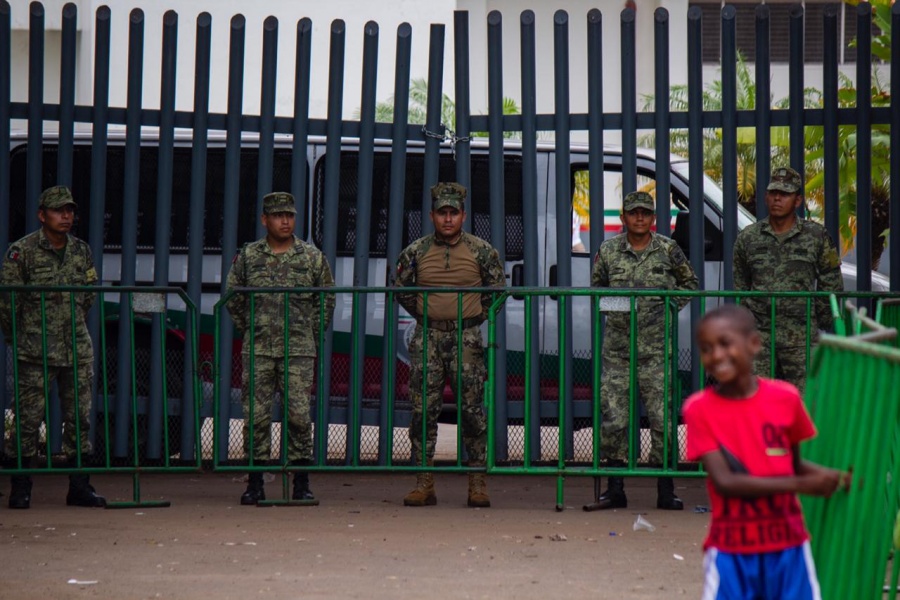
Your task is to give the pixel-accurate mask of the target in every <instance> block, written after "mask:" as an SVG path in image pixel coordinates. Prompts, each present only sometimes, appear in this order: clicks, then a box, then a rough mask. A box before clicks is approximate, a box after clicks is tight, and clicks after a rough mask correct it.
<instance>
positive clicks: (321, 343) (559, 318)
mask: <svg viewBox="0 0 900 600" xmlns="http://www.w3.org/2000/svg"><path fill="white" fill-rule="evenodd" d="M237 291H238V292H240V293H246V294H248V295H251V296H253V295H257V294H283V295H284V296H285V300H287V299H288V298H289V297H290V295H292V294H295V293H305V294H310V293H313V294H325V293H333V294H336V295H337V297H338V298H342V297H343V303H342V301H339V302H338V309H337V312H340V311H341V310H342V309H341V307H342V306H343V307H344V310H345V312H346V307H347V305H348V304H349V307H350V315H351V316H350V318H349V319H347V318H346V317H345V319H344V321H343V323H341V321H340V319H337V318H336V323H337V324H338V325H337V326H336V327H335V328H333V330H328V331H326V330H325V329H324V328H322V325H323V324H324V322H325V321H324V320H323V319H324V316H323V315H321V314H320V315H318V316H317V320H318V323H319V330H318V331H317V333H316V336H317V339H318V355H319V358H318V361H317V367H316V372H317V375H318V378H317V381H316V387H315V394H314V397H315V406H314V407H312V408H311V412H312V414H313V415H315V420H314V421H315V423H314V430H315V437H316V439H315V444H314V448H315V460H314V462H313V464H311V465H308V466H304V467H303V468H302V470H307V471H326V470H358V471H393V472H416V471H421V470H422V467H419V466H417V465H416V462H422V463H424V462H426V460H427V457H426V456H425V452H424V445H423V454H422V455H421V456H419V457H418V460H417V461H412V460H411V455H410V451H409V446H408V438H404V437H403V432H402V431H401V429H402V428H404V427H405V428H408V426H409V424H410V422H411V410H412V409H411V405H410V403H409V396H408V391H406V386H407V385H408V366H407V365H406V364H404V362H403V361H402V360H400V359H397V358H396V357H395V356H392V357H391V360H389V361H387V362H388V363H389V364H388V365H387V366H386V367H387V368H388V370H389V372H390V374H391V376H390V377H388V381H387V383H388V384H389V387H388V388H387V391H388V394H387V395H385V394H380V395H379V394H377V393H373V392H372V391H371V390H372V389H378V390H382V391H383V390H384V389H385V388H384V386H383V384H384V383H385V382H384V381H383V376H382V369H381V366H382V365H381V363H380V361H381V359H382V358H383V357H382V356H381V355H380V352H381V348H382V347H383V344H382V341H381V340H380V339H379V338H375V339H374V340H373V339H369V338H368V337H367V338H365V340H364V342H363V343H359V342H358V341H357V340H359V339H360V338H359V337H358V336H357V335H356V333H357V332H358V330H359V328H361V327H365V325H366V323H365V319H364V318H363V316H362V315H361V314H357V310H356V308H357V306H359V303H360V301H359V299H360V297H361V295H363V294H372V295H375V294H384V295H385V297H386V298H387V299H388V301H390V300H391V299H392V298H393V295H394V294H395V293H397V291H398V288H326V289H304V290H293V289H287V288H259V289H255V288H254V289H251V288H247V289H241V290H237ZM403 292H404V293H406V292H413V293H422V294H423V295H428V294H435V293H455V294H457V317H458V319H457V320H460V319H461V318H462V304H461V302H462V300H461V296H462V294H463V293H472V292H484V293H495V294H497V295H496V297H495V302H494V304H493V306H492V307H491V309H490V311H489V315H488V320H487V327H486V328H487V343H486V350H485V359H486V362H487V368H488V377H487V381H486V382H485V396H484V404H485V410H486V414H487V419H488V428H487V431H488V434H487V435H488V444H487V465H486V466H485V467H484V468H474V467H469V466H468V465H466V464H465V462H464V451H463V443H462V435H463V431H462V428H461V427H460V428H457V431H456V439H455V444H454V446H455V453H454V454H453V456H452V458H444V459H443V460H440V461H439V462H438V465H437V466H435V467H434V468H433V470H435V471H444V472H470V471H473V470H474V471H478V470H486V471H487V472H489V473H490V474H492V475H493V474H497V475H517V474H524V475H550V476H555V477H557V506H560V507H561V506H563V504H564V503H563V489H564V478H565V476H566V475H573V476H591V477H599V476H609V475H621V476H652V477H658V476H678V477H703V476H704V475H705V474H704V473H703V471H702V470H701V469H700V467H699V465H697V464H694V463H687V462H685V460H684V444H685V431H684V428H683V425H682V424H681V423H680V412H681V405H682V402H683V399H684V398H685V397H686V396H687V394H688V393H689V392H690V391H691V390H690V389H689V384H688V383H687V382H689V381H690V377H688V376H687V372H689V371H690V370H691V368H695V369H698V370H699V372H700V377H701V379H700V380H701V381H703V380H705V376H704V374H703V372H702V368H701V367H700V366H699V365H692V364H691V361H690V359H689V358H686V355H688V354H690V349H691V347H692V339H691V336H690V323H689V322H687V321H686V320H685V316H686V315H687V314H688V313H689V310H688V309H687V308H684V309H682V310H681V311H678V310H675V308H674V307H675V306H676V305H680V304H684V303H685V302H697V303H698V304H699V306H700V310H701V312H705V311H706V310H707V308H708V307H710V308H711V307H712V306H714V305H717V304H718V303H721V302H723V301H733V302H743V301H744V300H746V299H747V298H751V297H752V298H763V299H765V301H767V302H770V307H776V302H777V300H779V299H781V298H793V299H795V300H797V302H799V303H801V304H802V305H803V306H804V310H805V311H806V315H807V318H806V320H807V323H806V324H805V330H806V339H805V346H806V353H807V356H808V355H809V354H810V352H811V351H812V349H813V348H814V346H815V332H814V331H813V329H812V326H811V324H810V315H811V314H812V313H813V311H814V310H816V304H817V303H819V302H821V303H826V304H827V303H828V302H830V300H829V295H828V294H826V293H817V292H809V293H804V292H783V293H777V294H768V293H761V292H757V293H736V292H663V291H659V290H612V289H595V288H584V289H580V288H570V289H563V288H553V289H548V288H515V289H514V290H512V289H507V290H504V291H503V292H498V291H497V290H495V289H487V288H469V289H465V290H462V289H458V288H404V289H403ZM509 293H514V294H515V295H514V296H508V295H507V294H509ZM881 296H883V295H880V294H874V293H868V294H866V293H860V292H847V293H845V294H842V295H840V297H839V299H840V301H844V300H845V299H846V298H880V297H881ZM647 298H656V299H659V298H663V299H664V300H665V303H666V305H667V306H670V307H671V310H668V311H666V314H665V316H664V331H665V334H664V335H665V338H664V340H663V345H662V347H664V348H670V352H671V354H670V356H669V358H668V359H667V360H666V365H667V369H666V370H665V373H664V375H663V383H664V389H665V392H664V393H665V394H666V397H667V398H669V400H668V401H667V403H666V406H665V411H664V413H663V427H662V435H661V438H662V440H663V444H662V445H663V448H662V456H663V460H662V464H657V465H651V464H649V463H648V462H647V446H646V441H645V443H644V444H643V445H642V444H641V430H642V429H643V430H644V435H646V427H647V425H646V422H645V421H643V419H642V417H641V411H640V398H639V395H638V393H637V391H636V387H635V385H633V384H634V382H635V381H636V380H637V374H638V369H639V368H640V364H639V361H638V360H637V357H638V348H637V347H638V343H639V341H641V337H640V336H641V335H642V332H641V331H640V328H639V327H638V325H637V322H636V320H635V319H632V320H631V322H632V325H631V329H630V339H629V355H630V357H631V360H630V365H631V368H630V373H629V378H630V384H631V385H629V388H630V390H631V391H630V394H629V398H628V403H629V406H630V407H631V410H630V419H629V425H628V432H629V436H628V437H629V441H628V456H627V461H626V464H625V466H622V467H620V466H613V465H610V464H609V463H608V462H607V461H606V460H605V458H604V457H603V456H601V452H600V448H601V442H602V436H601V431H600V426H599V425H600V424H601V420H602V417H601V410H600V409H601V405H602V401H603V398H602V397H601V390H600V385H599V381H600V378H601V373H602V368H603V365H602V357H601V352H600V348H602V346H603V336H604V330H603V326H602V319H597V320H596V321H597V325H596V326H594V327H593V328H591V327H590V326H589V325H588V323H590V322H591V319H589V316H590V315H591V314H593V313H594V312H601V313H603V314H606V313H607V312H608V310H607V309H606V308H605V303H609V302H612V303H613V304H615V303H616V302H618V303H619V310H623V311H627V312H629V313H632V314H633V313H634V312H635V311H636V310H637V307H639V306H641V303H642V302H646V299H647ZM562 299H568V300H569V301H568V302H566V301H562V302H561V301H560V300H562ZM839 299H838V297H835V299H834V306H838V301H839ZM348 300H349V303H348V302H347V301H348ZM226 301H227V297H226V298H223V299H222V300H221V301H220V302H219V303H218V304H217V306H216V309H215V315H216V323H217V326H216V331H219V330H220V328H221V316H220V313H221V310H222V308H223V307H224V303H225V302H226ZM554 307H558V308H554ZM251 310H252V307H251ZM501 311H502V313H501ZM553 311H555V312H556V317H555V318H553V317H552V316H548V315H550V314H551V313H552V312H553ZM384 312H385V314H387V315H390V311H388V310H385V311H384ZM535 312H538V313H539V314H541V315H542V317H543V318H542V320H541V322H542V323H543V325H542V328H541V329H540V330H534V328H533V327H532V325H531V323H532V316H533V315H534V313H535ZM836 312H837V315H838V316H839V317H840V319H839V320H838V325H836V326H840V324H841V323H843V319H844V315H843V312H841V311H839V310H837V311H836ZM501 314H503V315H504V320H503V321H501V320H500V318H499V316H500V315H501ZM573 314H574V317H573V320H574V322H575V325H574V327H572V329H571V330H569V329H568V328H567V326H566V325H565V324H566V323H567V321H568V320H569V319H570V316H571V315H573ZM770 316H772V317H774V318H772V320H771V324H770V327H771V329H770V333H774V332H775V331H777V330H778V327H779V326H780V320H779V315H778V312H777V310H775V309H774V308H772V309H771V315H770ZM254 318H255V315H254ZM254 318H251V322H254ZM282 318H285V317H284V315H282ZM389 318H390V317H389ZM426 318H427V315H426ZM401 321H403V323H395V322H392V324H391V325H389V326H388V327H387V328H386V332H387V335H388V336H390V337H391V338H392V339H391V340H390V341H391V344H392V345H394V343H395V342H397V341H402V340H403V334H404V332H405V333H409V331H408V329H406V328H411V327H412V326H414V324H415V323H414V322H413V320H412V319H410V318H408V317H406V318H405V321H404V318H403V317H401ZM501 322H505V326H506V328H507V332H508V338H509V340H510V341H509V342H508V344H507V348H499V347H498V346H497V339H498V335H497V329H498V325H499V323H501ZM284 325H285V330H286V328H287V325H288V323H287V322H286V321H285V323H284ZM369 325H370V329H371V324H369ZM551 325H554V326H551ZM679 325H681V327H680V329H682V331H681V332H679ZM342 329H350V330H351V331H349V332H347V331H346V330H343V331H342ZM332 334H333V336H334V347H333V352H332V354H331V355H329V356H327V357H324V358H323V349H324V348H325V347H326V346H325V340H326V339H327V337H328V336H330V335H332ZM513 334H515V335H513ZM249 335H252V332H251V333H249V334H248V336H249ZM461 335H462V333H461V331H459V330H457V345H456V349H457V361H460V360H461V349H460V346H461V344H460V343H459V342H460V340H461ZM567 336H575V338H576V339H577V343H576V344H575V351H574V354H573V356H564V355H561V353H559V352H558V350H557V348H564V347H566V337H567ZM772 337H773V339H774V337H775V336H774V335H773V336H772ZM342 340H343V341H342ZM286 341H287V340H286V339H285V340H283V342H284V343H286ZM427 344H428V342H427V339H426V340H425V341H424V343H423V344H422V345H423V348H422V352H423V353H427V351H428V348H427ZM535 345H540V347H541V351H540V353H539V354H540V355H539V357H538V358H537V360H536V361H535V360H534V359H532V358H530V357H532V350H533V348H534V346H535ZM594 349H596V351H594ZM216 351H217V352H221V351H222V349H220V348H219V344H218V343H216ZM679 351H680V352H679ZM499 352H506V353H507V363H508V367H507V373H506V374H505V377H506V382H507V385H506V389H507V394H506V396H505V397H499V396H498V392H497V390H498V387H499V386H498V380H497V377H499V375H498V373H497V363H498V361H497V357H498V353H499ZM679 354H680V355H681V356H679ZM221 358H222V356H221V355H220V354H219V355H217V358H216V360H215V364H216V365H220V364H222V362H221ZM679 359H680V364H679ZM373 360H377V361H378V363H377V365H376V364H375V363H372V362H371V361H373ZM685 360H687V363H685ZM227 362H228V361H226V363H227ZM250 362H251V365H250V368H251V376H252V371H253V367H252V362H253V360H252V357H251V360H250ZM235 364H236V363H235ZM362 364H365V365H367V367H366V369H362V368H360V365H362ZM773 365H774V362H773ZM370 367H371V368H370ZM223 368H227V367H223ZM423 370H424V371H425V372H424V373H423V375H424V376H423V381H426V380H427V370H428V366H427V362H426V364H425V366H424V369H423ZM536 374H537V376H535V375H536ZM223 375H224V376H223ZM457 377H458V375H457ZM567 377H570V378H571V380H572V384H571V385H570V386H567V385H566V380H567ZM325 379H327V381H328V385H329V386H330V387H329V388H328V389H329V393H326V392H325V389H326V386H325V385H324V384H325V381H324V380H325ZM236 381H237V380H236V378H235V377H234V376H233V375H229V374H223V373H218V374H217V376H216V377H215V382H216V387H215V390H214V399H215V403H216V407H217V408H216V410H215V411H214V414H215V415H216V425H215V427H216V432H217V434H216V435H217V439H218V438H219V437H220V436H226V437H227V436H228V434H229V431H230V430H229V427H227V426H226V422H225V421H224V420H222V419H223V418H226V417H227V419H228V420H229V421H232V420H235V419H243V418H244V412H243V407H241V406H239V405H237V406H236V405H235V404H234V403H233V402H231V403H229V402H227V401H226V400H225V398H227V397H233V394H235V393H236V390H227V393H226V388H225V387H224V384H220V382H232V384H236ZM454 383H455V384H456V385H455V388H456V394H455V398H454V405H455V408H456V411H457V414H460V412H461V390H460V389H459V388H460V381H459V380H458V379H457V381H456V382H454ZM519 384H521V385H519ZM422 395H423V397H424V400H423V405H424V407H423V411H427V410H428V409H427V406H428V401H429V399H428V397H427V394H426V393H425V389H424V386H423V390H422ZM220 403H225V404H230V406H231V408H230V409H228V410H225V411H224V412H223V411H222V410H221V409H222V406H221V405H220ZM501 403H505V406H501ZM225 408H228V407H225ZM284 408H285V407H283V406H282V409H281V417H280V418H281V420H282V428H281V437H280V443H279V444H278V445H279V446H280V448H281V449H282V451H281V455H280V456H281V458H280V459H276V460H274V461H271V462H267V463H266V464H258V463H257V462H255V461H249V460H247V458H246V456H244V455H242V454H241V453H240V452H233V454H235V456H233V458H234V460H231V459H229V458H228V455H227V454H225V453H222V452H220V451H219V448H220V447H225V448H227V447H228V444H229V440H227V439H226V440H224V443H223V444H219V443H216V445H215V447H216V450H217V452H216V454H215V458H214V468H215V469H217V470H235V471H276V472H281V474H282V476H283V482H284V490H285V499H284V500H286V495H287V474H288V473H290V472H291V471H295V470H298V467H296V466H295V465H291V464H288V461H287V459H286V457H285V453H284V449H285V448H286V443H287V440H286V438H285V436H286V435H287V433H286V431H287V429H286V422H285V420H284V419H285V418H286V417H285V412H284ZM501 408H503V409H504V410H500V409H501ZM366 411H375V412H374V413H372V414H376V415H377V414H380V415H381V418H380V419H377V418H376V419H375V420H373V418H372V417H371V414H370V413H367V412H366ZM276 412H277V411H276ZM500 414H505V415H507V417H506V421H505V422H500V419H499V417H498V415H500ZM222 415H226V417H223V416H222ZM367 415H368V416H367ZM573 421H574V422H575V425H574V427H572V426H571V425H570V423H572V422H573ZM419 425H420V426H421V427H422V432H421V435H422V436H423V438H424V437H425V433H426V432H425V423H424V420H423V422H422V423H421V424H419ZM385 429H387V431H385ZM533 430H534V431H537V432H538V434H539V435H538V436H532V435H530V432H532V431H533ZM554 433H555V435H556V438H555V439H554V438H552V437H548V436H552V435H553V434H554ZM337 434H341V435H344V436H346V437H345V438H344V441H345V443H344V444H343V449H342V448H341V447H339V444H335V443H329V435H332V436H335V435H337ZM395 436H399V437H397V438H396V442H395ZM373 437H375V438H377V439H378V440H379V443H378V444H374V443H373ZM548 439H553V441H554V443H553V444H552V445H547V440H548ZM542 441H543V442H544V443H543V444H542V443H541V442H542ZM230 443H231V448H232V449H234V447H235V446H236V445H237V444H235V443H234V441H233V440H231V442H230ZM573 447H574V451H573V449H572V448H573ZM428 470H432V467H428Z"/></svg>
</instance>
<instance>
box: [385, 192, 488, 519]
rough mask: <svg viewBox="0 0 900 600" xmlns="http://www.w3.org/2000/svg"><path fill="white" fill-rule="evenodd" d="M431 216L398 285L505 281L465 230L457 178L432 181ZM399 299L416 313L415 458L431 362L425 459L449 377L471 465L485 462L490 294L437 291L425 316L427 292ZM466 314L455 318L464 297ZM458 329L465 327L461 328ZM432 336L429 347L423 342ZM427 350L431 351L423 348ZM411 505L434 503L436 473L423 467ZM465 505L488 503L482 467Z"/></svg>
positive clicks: (404, 259) (406, 254) (430, 454)
mask: <svg viewBox="0 0 900 600" xmlns="http://www.w3.org/2000/svg"><path fill="white" fill-rule="evenodd" d="M431 197H432V203H431V220H432V222H433V223H434V230H435V231H434V234H433V235H428V236H425V237H423V238H421V239H418V240H416V241H415V242H413V243H412V244H410V245H409V246H408V247H407V248H406V249H405V250H403V252H402V253H401V254H400V258H399V260H398V262H397V274H396V279H395V285H397V286H400V287H456V288H460V287H497V288H499V287H503V285H504V283H505V280H504V275H503V265H502V264H501V263H500V257H499V254H498V253H497V251H496V250H495V249H494V248H493V247H491V245H490V244H488V243H487V242H485V241H484V240H482V239H480V238H477V237H475V236H473V235H471V234H469V233H466V232H465V231H463V230H462V225H463V222H464V221H465V219H466V211H465V199H466V188H465V187H463V186H462V185H459V184H458V183H439V184H437V185H435V186H434V187H432V188H431ZM397 300H398V301H399V302H400V305H401V306H403V308H405V309H406V311H407V312H409V314H410V315H412V316H413V317H415V318H416V320H417V324H416V328H415V331H414V333H413V336H412V341H411V342H410V344H409V354H410V361H411V363H412V364H411V367H410V381H409V393H410V397H411V399H412V403H413V414H412V422H411V423H410V426H409V437H410V441H411V442H412V457H413V462H414V463H415V464H417V465H421V464H422V455H423V448H422V443H423V440H422V412H423V409H422V383H423V375H424V373H423V369H424V370H427V382H426V394H427V397H426V406H425V411H424V412H425V422H426V434H425V440H424V444H425V448H424V450H425V460H426V463H427V464H428V466H431V465H433V464H434V446H435V441H436V439H437V420H438V417H439V416H440V414H441V408H442V404H443V402H442V401H443V391H444V383H445V381H447V379H449V380H450V386H451V388H452V389H453V392H454V394H456V393H457V392H459V393H460V394H461V395H462V414H461V415H460V424H461V426H462V432H463V444H464V445H465V449H466V453H467V454H468V457H469V466H476V467H481V466H484V464H485V446H486V442H487V425H486V422H485V414H484V406H483V404H482V394H483V391H484V389H483V388H484V380H485V377H486V374H487V369H486V367H485V364H484V348H483V346H482V337H481V327H480V326H481V323H482V322H484V320H485V319H486V318H487V316H488V309H489V307H490V305H491V301H492V294H477V293H469V294H462V296H461V298H460V295H459V294H457V293H455V292H454V293H434V294H429V295H428V314H427V320H426V314H425V300H424V297H423V294H416V293H398V294H397ZM460 300H461V304H462V321H461V322H460V321H458V319H457V317H458V310H459V303H460ZM460 329H461V330H462V331H460ZM460 337H461V339H462V345H463V348H462V365H461V367H462V374H461V378H462V383H461V385H462V389H461V390H457V387H456V386H457V373H458V370H459V369H460V365H459V364H457V340H458V339H459V338H460ZM426 342H427V350H425V348H423V343H426ZM423 351H426V352H427V355H425V356H423ZM403 504H405V505H406V506H425V505H434V504H437V496H436V495H435V492H434V477H433V474H432V473H419V474H418V475H417V476H416V488H415V489H414V490H413V491H411V492H410V493H409V494H407V495H406V497H405V498H404V499H403ZM468 505H469V506H475V507H488V506H490V505H491V501H490V498H489V497H488V493H487V486H486V484H485V476H484V474H483V473H470V474H469V497H468Z"/></svg>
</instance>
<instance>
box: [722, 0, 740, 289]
mask: <svg viewBox="0 0 900 600" xmlns="http://www.w3.org/2000/svg"><path fill="white" fill-rule="evenodd" d="M736 12H737V11H736V10H735V8H734V6H731V5H730V4H729V5H727V6H725V8H723V9H722V196H723V200H722V204H723V207H722V208H723V209H724V215H723V219H722V220H723V229H724V231H723V232H722V234H723V235H722V263H723V267H724V268H723V269H722V271H723V272H722V276H723V282H724V287H725V289H726V290H733V289H734V273H733V272H732V270H731V264H732V263H733V262H734V240H735V238H737V210H738V200H737V187H738V184H737V177H738V173H737V43H736V40H735V37H736V29H737V28H736V23H735V16H736Z"/></svg>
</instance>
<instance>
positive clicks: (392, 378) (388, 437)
mask: <svg viewBox="0 0 900 600" xmlns="http://www.w3.org/2000/svg"><path fill="white" fill-rule="evenodd" d="M411 56H412V27H410V25H409V23H401V24H400V26H399V27H397V50H396V57H395V62H394V127H393V132H392V136H391V189H390V193H389V194H390V195H389V197H388V231H387V255H386V256H387V265H386V268H387V273H385V281H386V282H387V284H388V285H393V282H394V275H393V273H394V266H395V265H396V264H397V257H398V256H400V251H401V250H402V246H403V220H404V219H405V217H406V211H405V210H404V204H405V202H404V201H405V198H406V131H407V130H406V121H407V118H408V116H409V68H410V58H411ZM399 314H400V307H399V306H398V305H397V303H396V302H394V295H393V294H391V293H389V294H388V295H387V297H386V298H385V306H384V342H383V344H382V348H383V350H382V354H381V355H382V356H383V357H384V360H383V361H382V364H381V381H382V382H383V384H382V386H381V404H380V406H379V414H378V422H379V424H380V427H379V430H378V431H379V433H378V456H379V464H386V465H391V464H393V460H394V402H395V400H396V397H397V396H396V393H397V387H396V375H397V359H396V351H397V349H396V344H395V339H396V336H397V320H398V318H399Z"/></svg>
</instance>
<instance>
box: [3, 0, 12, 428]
mask: <svg viewBox="0 0 900 600" xmlns="http://www.w3.org/2000/svg"><path fill="white" fill-rule="evenodd" d="M11 34H12V19H11V17H10V10H9V2H7V1H6V0H0V148H9V147H10V146H9V144H10V141H9V138H10V135H9V123H10V115H9V113H10V110H9V103H10V93H11V91H10V90H11V85H12V78H11V75H10V71H11V70H12V62H11V60H12V49H11V42H10V39H11V38H12V35H11ZM8 245H9V152H0V252H5V251H6V248H7V246H8ZM9 337H10V339H12V332H9ZM3 338H4V336H2V335H0V382H3V383H2V385H0V410H6V409H7V408H12V406H13V402H12V398H10V397H9V396H8V395H7V392H6V379H7V373H8V367H7V364H6V357H7V345H6V342H5V341H4V339H3ZM0 439H4V440H5V439H6V419H2V421H0Z"/></svg>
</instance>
